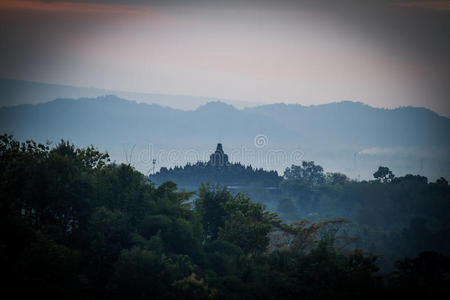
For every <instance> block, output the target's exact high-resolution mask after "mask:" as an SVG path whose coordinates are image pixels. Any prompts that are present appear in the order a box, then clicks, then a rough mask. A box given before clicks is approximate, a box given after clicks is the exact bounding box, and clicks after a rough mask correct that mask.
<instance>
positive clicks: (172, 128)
mask: <svg viewBox="0 0 450 300" xmlns="http://www.w3.org/2000/svg"><path fill="white" fill-rule="evenodd" d="M0 132H6V133H11V134H14V135H15V136H16V137H17V138H19V139H29V138H32V139H35V140H38V141H46V140H51V141H58V140H59V139H61V138H64V139H69V140H70V141H72V142H74V143H76V144H77V145H80V146H83V145H89V144H94V145H96V146H98V147H99V148H100V149H102V150H107V151H108V152H109V153H110V154H111V155H112V157H113V159H114V160H117V161H128V162H129V163H132V164H133V165H135V166H136V167H137V168H138V169H140V170H141V171H143V172H149V170H152V164H151V161H152V159H153V158H155V159H157V167H158V168H159V167H163V166H164V167H171V166H175V165H184V164H185V163H187V162H191V163H195V162H196V161H199V160H201V161H205V160H206V159H207V158H208V157H209V155H210V154H211V152H212V151H213V150H214V147H215V145H216V143H217V142H218V141H221V142H222V143H223V145H224V150H225V152H226V153H227V154H228V155H229V156H230V160H231V161H234V162H238V161H239V162H242V163H243V164H252V165H253V166H254V167H258V168H259V167H263V168H265V169H274V170H277V171H279V172H282V171H283V170H284V168H286V167H287V166H289V165H290V164H292V163H296V164H298V163H300V161H301V160H314V161H316V162H317V163H318V164H321V165H323V166H324V168H325V170H328V171H341V172H344V173H346V174H348V175H349V176H351V177H358V176H361V177H362V178H369V177H370V176H371V174H372V173H373V172H374V170H375V169H376V168H377V167H378V165H388V166H389V167H391V169H392V170H394V173H397V174H398V175H403V174H406V173H413V174H417V173H420V174H424V175H427V176H429V177H430V178H435V177H438V176H444V177H447V178H448V177H449V173H450V172H449V166H450V164H449V149H450V119H448V118H445V117H441V116H439V115H437V114H435V113H433V112H432V111H430V110H427V109H423V108H415V107H403V108H397V109H379V108H373V107H370V106H368V105H365V104H362V103H357V102H340V103H330V104H324V105H317V106H301V105H285V104H273V105H263V106H258V107H253V108H245V109H236V108H235V107H234V106H231V105H229V104H225V103H223V102H218V101H216V102H210V103H207V104H205V105H203V106H200V107H198V108H197V109H195V110H188V111H183V110H179V109H173V108H169V107H165V106H160V105H156V104H152V105H150V104H143V103H136V102H134V101H128V100H124V99H121V98H118V97H116V96H103V97H98V98H81V99H77V100H74V99H57V100H54V101H50V102H48V103H41V104H35V105H30V104H29V105H18V106H13V107H3V108H0Z"/></svg>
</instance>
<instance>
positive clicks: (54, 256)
mask: <svg viewBox="0 0 450 300" xmlns="http://www.w3.org/2000/svg"><path fill="white" fill-rule="evenodd" d="M299 168H300V169H299ZM299 168H296V167H294V166H293V167H291V168H290V169H289V172H288V174H290V175H288V176H286V177H289V178H288V179H286V180H285V181H284V182H283V183H282V185H281V191H282V193H283V197H284V199H285V201H284V202H283V203H280V205H279V207H280V209H282V210H283V212H284V213H289V211H290V210H293V209H295V208H296V207H297V206H298V205H299V204H302V203H303V204H305V203H309V204H310V205H309V208H310V209H314V208H315V207H318V206H320V205H321V201H324V199H326V200H327V201H331V199H334V200H335V201H336V202H335V203H334V204H333V205H336V206H337V205H342V206H345V207H347V208H353V207H352V203H353V202H352V201H355V199H360V197H361V195H364V196H365V201H366V202H365V203H362V205H361V206H360V208H363V205H366V204H367V203H373V202H376V203H378V205H381V204H385V205H393V204H391V203H390V202H388V201H383V199H384V198H382V197H380V195H384V193H387V194H389V195H393V196H392V197H394V196H395V199H397V201H398V203H402V204H404V203H406V202H407V201H413V202H414V203H415V205H416V207H420V208H421V209H422V211H424V214H426V215H428V216H430V215H431V216H433V217H435V219H434V220H435V221H436V220H437V221H438V222H439V221H441V220H444V219H445V217H446V216H448V211H447V210H445V209H446V208H447V207H448V203H447V202H448V201H447V200H448V199H447V198H445V197H443V195H448V192H449V187H448V184H446V183H445V182H444V181H443V180H440V181H438V182H436V183H430V184H428V183H427V181H424V179H423V178H420V177H414V176H412V177H411V176H409V177H406V176H405V177H404V178H403V177H400V178H395V180H392V181H391V182H390V184H380V183H354V182H351V181H348V179H346V178H345V177H344V176H341V175H340V174H337V173H336V174H328V175H327V176H325V175H324V174H323V170H322V169H321V167H319V166H316V165H314V163H312V162H309V163H305V164H302V166H301V167H299ZM412 187H414V190H413V191H414V193H412V192H411V191H409V190H410V189H413V188H412ZM387 189H388V190H387ZM367 191H369V192H367ZM408 192H409V193H412V194H411V195H410V194H407V196H405V193H408ZM424 195H427V196H428V201H430V202H432V203H433V207H432V208H430V207H429V206H421V205H422V204H421V203H422V202H421V201H420V199H422V197H425V196H424ZM192 196H193V193H190V192H186V191H184V190H179V189H178V187H177V185H176V184H175V183H174V182H164V183H161V184H160V185H159V186H158V187H156V186H155V185H154V184H152V183H150V182H149V181H148V180H147V179H146V178H145V176H144V175H142V174H140V173H139V172H137V171H135V170H134V169H133V168H132V167H131V166H129V165H124V164H122V165H115V164H109V163H108V156H107V154H102V153H100V152H98V151H97V150H95V149H94V148H93V147H88V148H84V149H79V148H77V147H76V146H74V145H72V144H70V143H68V142H65V141H61V142H60V143H58V144H57V145H55V146H54V147H50V146H49V145H42V144H37V143H35V142H32V141H27V142H24V143H20V142H17V141H15V140H14V139H12V137H11V136H7V135H4V136H1V137H0V234H1V236H2V239H1V240H0V263H1V268H0V272H1V275H3V277H4V278H6V279H5V281H4V286H5V292H13V293H14V294H15V295H17V296H19V297H30V296H33V297H37V296H42V297H45V298H63V299H66V298H69V299H71V298H73V299H80V298H82V299H84V298H93V299H97V298H98V299H124V298H126V299H130V298H131V299H144V298H152V299H153V298H155V299H298V298H302V299H329V298H360V299H361V298H364V299H365V298H371V297H372V298H376V297H378V296H380V295H385V294H386V293H388V294H389V293H392V294H395V295H396V293H398V292H399V291H404V290H406V289H407V288H409V287H411V286H415V287H416V288H417V289H419V292H420V291H422V292H423V291H425V294H426V295H428V296H429V295H430V294H432V293H433V290H434V289H436V290H438V291H440V292H446V293H448V289H447V288H446V286H447V285H448V278H447V277H446V274H447V273H448V268H447V265H448V258H447V257H445V256H442V255H438V254H424V255H422V256H420V257H419V258H418V259H415V260H404V261H403V262H401V263H399V264H398V270H399V271H398V273H396V274H394V276H393V277H392V278H393V279H392V281H391V282H389V283H388V285H385V284H384V283H383V282H382V281H381V280H380V278H379V277H378V276H376V274H375V273H376V272H377V270H378V267H377V266H376V261H377V257H376V256H374V255H371V254H367V253H365V252H363V251H360V250H355V249H349V247H348V244H349V243H350V242H354V241H355V240H354V239H353V238H352V237H351V236H350V235H348V232H347V227H348V226H349V222H348V221H347V220H346V219H343V218H329V219H326V220H319V221H316V222H311V221H306V220H303V221H298V222H294V223H292V224H284V223H281V221H280V219H279V217H278V216H277V215H276V214H274V213H271V212H269V211H268V210H266V208H265V206H264V205H262V204H261V203H255V202H253V201H252V200H251V199H250V197H249V196H247V195H245V194H242V193H237V194H235V193H232V192H230V191H229V190H228V189H227V188H225V187H221V186H208V185H203V186H201V187H200V189H199V192H198V195H197V198H196V199H195V200H194V201H193V203H192V202H191V198H192ZM336 199H337V200H336ZM411 199H412V200H411ZM328 203H332V202H328ZM396 203H397V202H396ZM192 204H193V205H192ZM330 206H331V205H330ZM331 207H332V206H331ZM388 207H389V206H388ZM359 211H361V212H360V213H361V214H362V210H358V212H359ZM292 217H294V215H292ZM395 217H396V216H395ZM387 218H393V216H387ZM361 219H370V214H369V212H367V211H366V212H364V215H361ZM429 221H430V220H429V219H428V218H422V219H421V218H415V219H412V222H411V223H410V226H409V227H408V228H407V229H405V230H404V231H402V234H401V236H396V237H395V239H396V240H398V241H404V240H405V239H406V240H410V243H406V242H402V243H403V245H410V244H411V245H412V244H414V245H415V244H416V242H417V241H418V240H417V237H419V236H420V238H421V240H423V241H428V240H427V239H428V238H429V237H430V236H431V237H433V238H432V239H431V240H432V241H434V242H435V241H440V239H438V238H436V237H440V236H444V235H445V234H447V235H448V231H445V230H442V232H434V231H432V230H431V229H429V224H428V223H430V222H429ZM366 223H367V224H370V223H371V222H370V221H369V222H366ZM375 223H376V222H375ZM440 228H444V227H442V226H441V227H440ZM368 232H369V231H368ZM427 243H431V242H427ZM427 243H426V244H427ZM416 246H417V245H416ZM416 246H414V247H416ZM411 247H413V246H411ZM427 266H428V267H427Z"/></svg>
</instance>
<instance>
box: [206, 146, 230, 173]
mask: <svg viewBox="0 0 450 300" xmlns="http://www.w3.org/2000/svg"><path fill="white" fill-rule="evenodd" d="M209 164H210V165H212V166H215V167H223V166H226V165H228V155H226V154H225V152H223V149H222V144H221V143H218V144H217V148H216V151H215V152H214V153H213V154H211V155H210V156H209Z"/></svg>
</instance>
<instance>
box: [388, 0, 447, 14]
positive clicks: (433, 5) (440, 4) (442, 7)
mask: <svg viewBox="0 0 450 300" xmlns="http://www.w3.org/2000/svg"><path fill="white" fill-rule="evenodd" d="M392 5H393V6H399V7H410V8H425V9H431V10H436V11H450V1H448V0H447V1H413V2H393V3H392Z"/></svg>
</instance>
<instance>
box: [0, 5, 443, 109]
mask: <svg viewBox="0 0 450 300" xmlns="http://www.w3.org/2000/svg"><path fill="white" fill-rule="evenodd" d="M0 41H1V43H0V77H6V78H15V79H25V80H33V81H41V82H49V83H60V84H68V85H77V86H95V87H99V88H106V89H113V90H128V91H137V92H149V93H166V94H186V95H196V96H208V97H220V98H229V99H236V100H238V99H240V100H247V101H255V102H264V103H272V102H281V101H283V102H286V103H300V104H304V105H309V104H319V103H328V102H332V101H340V100H353V101H361V102H365V103H367V104H370V105H373V106H377V107H397V106H405V105H413V106H425V107H428V108H431V109H433V110H434V111H436V112H438V113H440V114H442V115H446V116H450V104H449V102H450V99H449V98H450V55H449V53H450V1H448V0H447V1H407V0H404V1H387V0H374V1H369V0H339V1H337V0H324V1H321V0H305V1H301V0H300V1H285V0H278V1H247V2H246V1H188V0H186V1H119V0H116V1H114V0H103V1H102V0H98V1H89V2H87V1H69V0H66V1H28V0H27V1H25V0H0Z"/></svg>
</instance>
